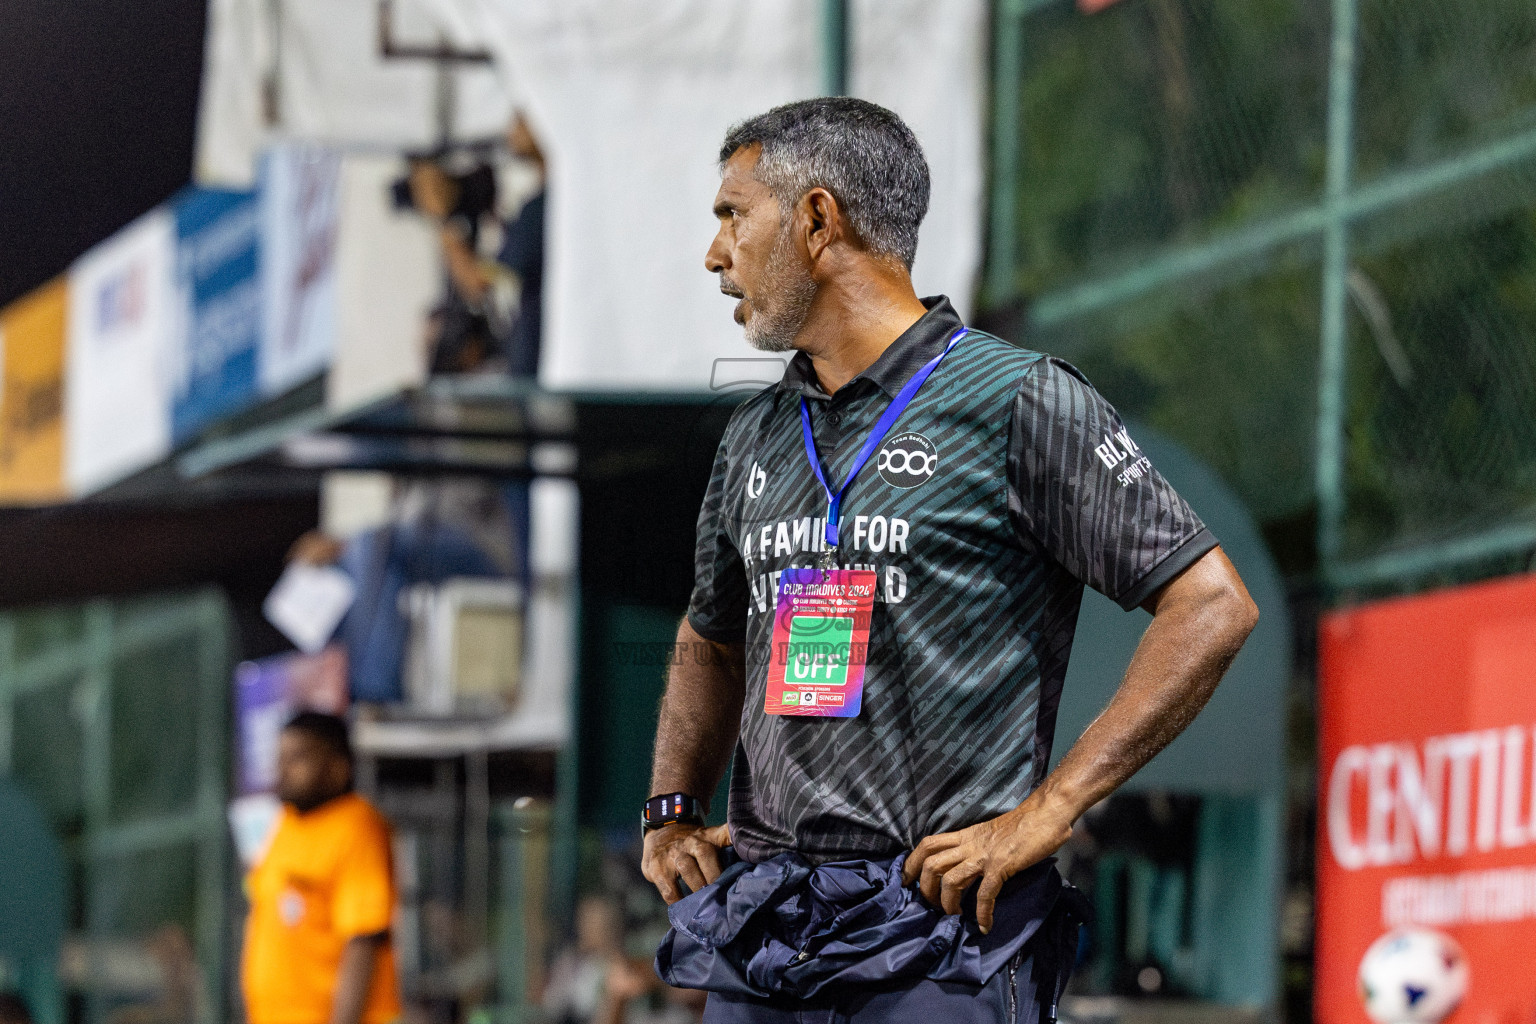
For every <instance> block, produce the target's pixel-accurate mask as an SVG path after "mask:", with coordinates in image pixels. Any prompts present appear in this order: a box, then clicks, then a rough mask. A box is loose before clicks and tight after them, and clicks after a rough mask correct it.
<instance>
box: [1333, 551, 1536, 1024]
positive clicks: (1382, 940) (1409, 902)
mask: <svg viewBox="0 0 1536 1024" xmlns="http://www.w3.org/2000/svg"><path fill="white" fill-rule="evenodd" d="M1320 647H1321V649H1320V652H1319V653H1320V658H1319V660H1320V664H1319V731H1320V749H1319V751H1318V767H1319V774H1320V778H1319V780H1318V786H1319V788H1318V800H1319V811H1318V838H1317V945H1316V951H1317V952H1316V956H1317V975H1316V989H1315V1011H1316V1013H1315V1016H1316V1019H1317V1021H1318V1022H1319V1024H1365V1022H1367V1021H1372V1020H1374V1021H1376V1022H1378V1024H1391V1022H1394V1021H1401V1022H1403V1024H1420V1022H1423V1024H1434V1022H1435V1021H1438V1020H1441V1019H1446V1018H1447V1017H1448V1018H1449V1019H1450V1020H1451V1021H1453V1022H1454V1024H1530V1022H1531V1021H1533V1020H1536V685H1533V683H1536V576H1524V577H1518V578H1515V579H1509V580H1501V581H1498V582H1494V583H1486V584H1481V585H1478V586H1472V587H1463V588H1458V589H1454V590H1448V591H1443V592H1440V593H1435V594H1429V595H1425V596H1420V597H1413V598H1407V599H1402V600H1393V601H1384V602H1379V603H1376V604H1370V605H1365V606H1362V607H1358V608H1353V609H1349V610H1346V611H1340V612H1336V613H1333V614H1330V615H1328V616H1326V617H1325V618H1324V620H1323V624H1322V635H1321V643H1320Z"/></svg>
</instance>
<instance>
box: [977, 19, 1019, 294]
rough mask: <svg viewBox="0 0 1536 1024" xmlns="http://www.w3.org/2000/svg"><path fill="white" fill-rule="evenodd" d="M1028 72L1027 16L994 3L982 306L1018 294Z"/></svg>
mask: <svg viewBox="0 0 1536 1024" xmlns="http://www.w3.org/2000/svg"><path fill="white" fill-rule="evenodd" d="M1023 71H1024V17H1023V11H1022V10H1021V9H1020V5H1019V4H1018V3H1017V2H1013V0H995V2H994V3H993V5H992V209H991V216H990V218H989V220H988V224H987V276H986V284H985V289H984V295H983V297H982V305H984V306H1000V305H1002V304H1003V303H1005V302H1007V301H1008V300H1009V299H1011V298H1013V296H1014V293H1015V292H1016V291H1017V284H1016V280H1015V278H1016V275H1017V270H1018V233H1019V222H1018V205H1017V204H1018V188H1019V86H1020V85H1021V79H1022V76H1023Z"/></svg>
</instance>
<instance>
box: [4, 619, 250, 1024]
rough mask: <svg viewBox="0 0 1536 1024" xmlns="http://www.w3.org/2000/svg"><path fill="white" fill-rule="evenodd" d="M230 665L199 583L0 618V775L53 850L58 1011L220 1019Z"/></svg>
mask: <svg viewBox="0 0 1536 1024" xmlns="http://www.w3.org/2000/svg"><path fill="white" fill-rule="evenodd" d="M229 670H230V658H229V638H228V619H227V613H226V610H225V605H224V602H223V599H222V598H221V597H219V595H217V594H216V593H212V592H208V593H200V594H190V595H170V596H159V597H153V598H143V599H138V600H133V601H115V602H114V601H96V602H92V603H90V604H85V605H74V606H65V607H57V608H46V609H39V610H34V611H18V612H8V613H5V614H0V773H3V774H5V775H7V776H9V778H10V779H11V780H12V781H13V782H14V783H15V784H16V786H17V787H18V788H19V789H20V790H21V791H22V792H23V793H25V794H26V795H27V796H29V797H30V798H31V799H32V801H33V802H34V803H36V804H37V805H38V807H39V808H40V809H41V810H42V812H43V814H44V816H45V817H46V818H47V819H48V821H49V823H50V825H51V826H52V828H53V830H54V831H55V833H56V834H57V835H58V836H59V838H60V839H61V841H62V843H63V851H64V856H65V861H66V863H65V870H66V876H67V878H68V879H69V889H70V903H71V906H69V907H67V908H65V912H66V915H67V918H66V919H67V921H68V934H67V938H66V940H65V949H64V951H63V956H62V957H61V959H60V963H59V973H60V975H61V980H62V982H63V990H64V993H65V995H66V996H67V998H68V1001H69V1003H70V1007H71V1008H70V1011H69V1013H68V1014H67V1018H66V1019H71V1020H82V1021H86V1022H89V1024H105V1022H109V1021H113V1022H115V1021H132V1020H146V1021H148V1020H153V1021H167V1022H170V1021H175V1022H178V1024H180V1022H185V1024H192V1022H193V1021H198V1022H202V1021H214V1020H224V1019H226V1017H227V1014H226V1012H225V994H226V991H227V981H228V979H227V978H226V976H225V975H226V965H227V962H228V959H229V950H230V941H229V935H228V921H229V920H230V915H229V914H228V913H227V910H228V908H227V906H226V902H227V900H228V899H229V897H230V888H229V884H228V883H229V877H230V876H229V870H230V868H229V856H228V852H227V851H228V846H229V844H228V841H227V838H226V833H227V829H226V827H225V824H224V802H225V798H226V794H227V790H228V780H227V773H228V748H229V739H228V735H229V734H228V724H227V704H228V700H227V693H228V689H229ZM56 1012H57V1009H56V1008H50V1010H49V1011H48V1012H45V1013H43V1014H41V1015H40V1019H43V1020H56V1019H59V1018H58V1017H56V1016H53V1014H54V1013H56Z"/></svg>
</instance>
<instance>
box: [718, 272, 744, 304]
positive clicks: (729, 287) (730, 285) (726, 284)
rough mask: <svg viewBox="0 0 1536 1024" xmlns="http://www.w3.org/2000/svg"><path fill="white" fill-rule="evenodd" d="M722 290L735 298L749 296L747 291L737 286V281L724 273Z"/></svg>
mask: <svg viewBox="0 0 1536 1024" xmlns="http://www.w3.org/2000/svg"><path fill="white" fill-rule="evenodd" d="M720 291H721V292H723V293H724V294H726V295H729V296H730V297H731V298H733V299H744V298H746V297H747V295H746V293H745V292H743V291H742V290H741V289H740V288H738V287H737V286H736V282H735V281H732V280H731V279H730V278H728V277H726V276H725V275H724V274H721V275H720Z"/></svg>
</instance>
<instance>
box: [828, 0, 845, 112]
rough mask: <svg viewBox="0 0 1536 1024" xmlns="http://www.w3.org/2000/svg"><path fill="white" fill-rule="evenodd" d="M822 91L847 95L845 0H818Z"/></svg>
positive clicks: (830, 94)
mask: <svg viewBox="0 0 1536 1024" xmlns="http://www.w3.org/2000/svg"><path fill="white" fill-rule="evenodd" d="M821 91H822V95H825V96H846V95H848V0H821Z"/></svg>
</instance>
